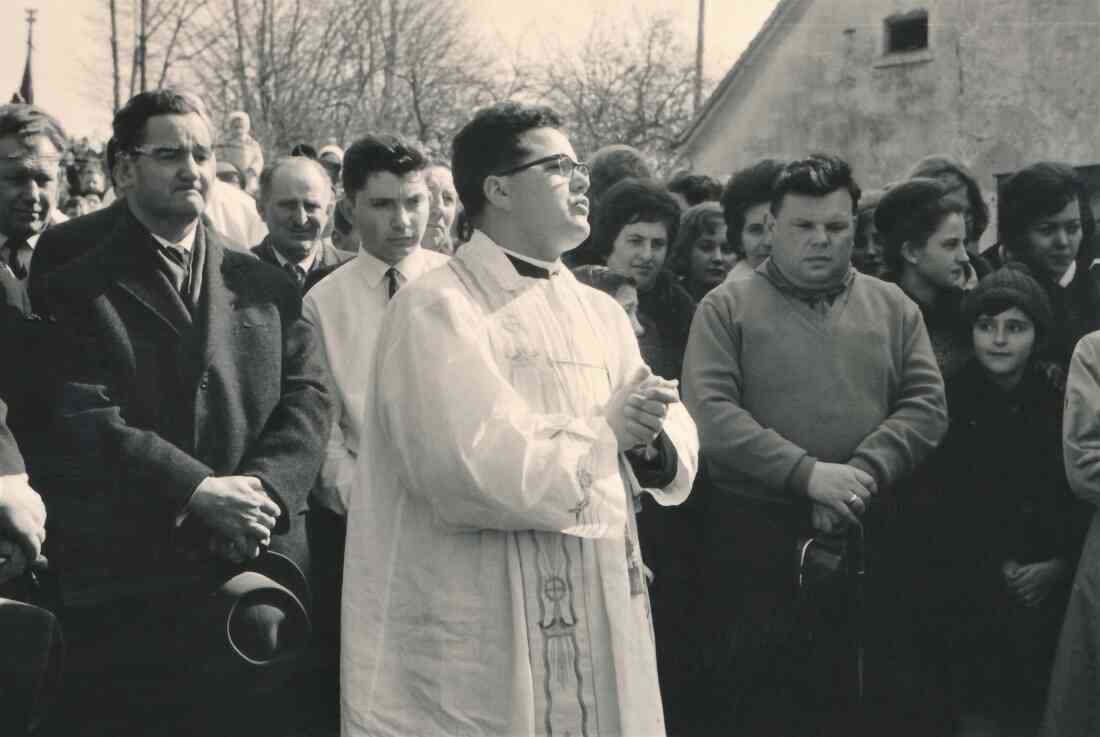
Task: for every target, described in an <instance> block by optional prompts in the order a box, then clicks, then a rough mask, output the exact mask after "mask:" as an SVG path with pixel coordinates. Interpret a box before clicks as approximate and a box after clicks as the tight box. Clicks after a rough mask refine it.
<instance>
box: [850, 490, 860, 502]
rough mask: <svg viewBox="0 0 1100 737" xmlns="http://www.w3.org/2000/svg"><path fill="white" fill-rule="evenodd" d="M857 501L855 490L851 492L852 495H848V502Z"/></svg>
mask: <svg viewBox="0 0 1100 737" xmlns="http://www.w3.org/2000/svg"><path fill="white" fill-rule="evenodd" d="M858 501H859V495H858V494H856V493H855V492H853V493H852V495H851V496H850V497H848V504H855V503H856V502H858Z"/></svg>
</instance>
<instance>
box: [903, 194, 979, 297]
mask: <svg viewBox="0 0 1100 737" xmlns="http://www.w3.org/2000/svg"><path fill="white" fill-rule="evenodd" d="M903 249H904V250H903V255H904V257H905V260H906V261H907V262H908V263H909V264H910V267H911V268H912V269H914V270H915V271H916V272H917V274H918V275H920V277H921V278H922V279H923V280H924V281H925V282H926V283H928V284H930V285H932V286H934V287H935V288H937V289H958V288H960V287H962V285H963V284H964V283H965V281H966V264H967V262H969V261H970V256H969V255H968V254H967V252H966V221H965V220H963V217H962V215H960V214H959V213H957V212H953V213H950V214H949V215H947V216H946V217H945V218H944V219H943V220H942V221H941V222H940V227H939V228H937V229H936V232H935V233H933V234H932V235H931V236H929V238H928V242H927V243H925V244H924V246H923V247H921V248H916V247H913V246H911V245H910V244H908V243H907V244H905V245H904V246H903Z"/></svg>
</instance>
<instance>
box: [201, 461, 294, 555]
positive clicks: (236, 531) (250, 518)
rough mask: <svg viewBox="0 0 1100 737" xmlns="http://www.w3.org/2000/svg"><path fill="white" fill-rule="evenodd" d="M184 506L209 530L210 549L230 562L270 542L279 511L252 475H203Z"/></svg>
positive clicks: (256, 550) (256, 552)
mask: <svg viewBox="0 0 1100 737" xmlns="http://www.w3.org/2000/svg"><path fill="white" fill-rule="evenodd" d="M187 509H188V512H189V513H191V514H194V515H196V516H197V517H198V518H199V519H200V520H201V521H202V522H203V523H204V524H205V525H206V526H207V528H208V529H210V530H211V532H213V537H212V538H211V542H210V548H211V550H212V552H214V553H215V554H216V555H218V556H219V557H222V558H225V559H226V560H229V561H232V562H234V563H242V562H244V561H246V560H249V559H251V558H255V557H257V556H258V555H259V554H260V549H261V548H262V547H264V546H266V545H268V544H270V542H271V532H272V530H274V529H275V523H276V522H277V521H278V518H279V515H280V514H281V511H280V509H279V505H278V504H276V503H275V502H274V501H273V500H272V499H271V497H270V496H268V495H267V492H266V491H265V490H264V487H263V483H261V482H260V480H259V479H258V478H256V477H254V476H220V477H219V476H207V477H206V478H205V479H203V481H202V483H201V484H199V486H198V488H197V489H195V493H194V494H193V495H192V497H191V502H190V503H189V504H188V507H187Z"/></svg>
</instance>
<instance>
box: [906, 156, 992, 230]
mask: <svg viewBox="0 0 1100 737" xmlns="http://www.w3.org/2000/svg"><path fill="white" fill-rule="evenodd" d="M952 175H954V176H956V177H958V178H959V179H960V180H962V183H963V186H964V187H966V198H967V199H968V200H969V201H970V216H971V217H972V218H973V232H971V233H967V236H969V238H970V240H971V242H974V243H977V242H978V239H979V238H981V237H982V233H984V232H985V229H986V228H988V227H989V206H988V205H986V204H985V198H984V197H982V188H981V187H980V186H979V185H978V178H977V177H975V176H974V173H973V172H972V171H970V169H969V168H968V167H967V166H966V164H964V163H962V162H961V161H959V160H958V159H955V158H952V157H950V156H947V155H946V154H933V155H931V156H925V157H924V158H923V159H921V160H920V161H918V162H917V163H916V164H915V165H914V166H913V169H912V170H911V171H910V172H909V174H908V176H906V179H913V178H915V177H928V178H929V179H941V178H943V177H947V176H952ZM950 191H951V190H950V189H949V190H948V192H950Z"/></svg>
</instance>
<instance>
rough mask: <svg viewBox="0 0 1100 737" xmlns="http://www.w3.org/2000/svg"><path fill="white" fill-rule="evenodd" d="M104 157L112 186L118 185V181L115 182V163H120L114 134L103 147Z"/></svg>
mask: <svg viewBox="0 0 1100 737" xmlns="http://www.w3.org/2000/svg"><path fill="white" fill-rule="evenodd" d="M103 158H104V160H106V162H107V178H108V179H109V180H111V187H117V183H116V182H115V164H117V163H118V144H117V143H115V137H114V136H111V137H110V138H108V139H107V145H106V146H104V147H103ZM116 194H117V192H116Z"/></svg>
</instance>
